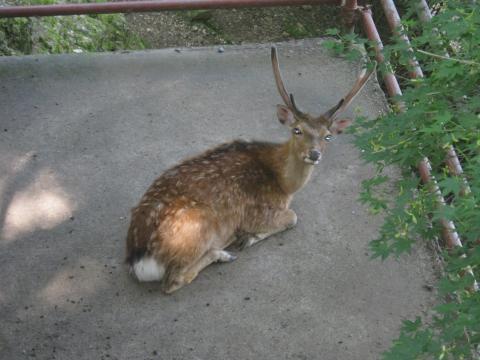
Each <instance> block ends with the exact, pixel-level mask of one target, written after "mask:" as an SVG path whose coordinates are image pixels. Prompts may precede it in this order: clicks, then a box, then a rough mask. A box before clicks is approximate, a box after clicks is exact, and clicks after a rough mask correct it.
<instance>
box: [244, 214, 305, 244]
mask: <svg viewBox="0 0 480 360" xmlns="http://www.w3.org/2000/svg"><path fill="white" fill-rule="evenodd" d="M296 224H297V214H295V212H294V211H293V210H290V209H285V210H283V211H279V212H277V213H276V214H275V216H274V217H273V218H272V219H271V221H270V222H269V223H268V224H264V226H263V227H262V230H261V232H258V233H256V234H253V235H250V236H248V238H247V239H246V240H245V243H244V247H250V246H252V245H254V244H256V243H257V242H259V241H262V240H264V239H266V238H268V237H269V236H271V235H273V234H277V233H279V232H282V231H285V230H287V229H290V228H292V227H294V226H295V225H296Z"/></svg>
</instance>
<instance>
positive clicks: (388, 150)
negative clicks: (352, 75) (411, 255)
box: [327, 0, 480, 360]
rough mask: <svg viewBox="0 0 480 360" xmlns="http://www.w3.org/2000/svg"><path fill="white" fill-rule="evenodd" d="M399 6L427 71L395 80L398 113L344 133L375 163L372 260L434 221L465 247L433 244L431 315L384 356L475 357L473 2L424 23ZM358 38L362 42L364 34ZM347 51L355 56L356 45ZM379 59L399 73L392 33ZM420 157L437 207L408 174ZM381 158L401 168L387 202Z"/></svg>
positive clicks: (477, 95) (479, 155)
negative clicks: (450, 154) (459, 170)
mask: <svg viewBox="0 0 480 360" xmlns="http://www.w3.org/2000/svg"><path fill="white" fill-rule="evenodd" d="M405 6H406V9H407V11H406V12H407V13H406V15H405V16H404V19H405V21H404V26H405V29H406V32H407V34H408V35H409V36H410V38H411V40H412V46H413V49H414V53H415V56H416V57H417V58H418V60H419V61H420V63H421V65H422V68H423V70H424V72H425V75H426V77H425V78H424V79H417V80H408V79H406V77H405V76H404V77H403V78H402V82H403V83H404V85H405V87H404V89H405V90H404V94H403V97H402V98H401V100H402V101H403V102H404V103H405V105H406V111H405V112H398V111H392V112H390V113H387V114H385V115H383V116H381V117H379V118H377V119H375V120H372V121H368V120H367V119H363V118H360V119H358V121H357V122H356V126H355V128H354V130H353V131H354V133H355V139H356V140H355V142H356V145H357V146H358V147H359V148H360V149H361V150H362V154H363V156H364V159H365V160H366V161H367V162H369V163H372V164H374V165H375V166H376V169H377V174H376V176H375V177H373V178H372V179H369V180H367V181H365V182H364V184H363V192H362V194H361V201H362V202H364V203H366V204H368V205H369V206H370V207H371V209H372V211H374V212H383V213H384V214H385V222H384V224H383V227H382V228H381V231H380V235H379V237H378V238H377V239H375V240H373V241H372V242H371V243H370V248H371V251H372V253H373V257H374V258H376V257H379V258H381V259H384V258H386V257H388V256H390V255H394V256H399V255H400V254H402V253H405V252H410V251H411V250H412V246H413V244H414V243H415V242H416V241H417V240H418V239H425V240H431V241H433V240H435V239H437V238H439V237H440V229H439V226H438V221H439V220H440V219H449V220H453V221H454V222H455V224H456V226H457V230H458V233H459V235H460V237H461V240H462V242H463V245H464V246H463V248H456V249H451V250H443V251H442V257H443V259H444V260H445V262H444V269H443V270H444V271H443V274H442V276H441V279H440V280H439V283H438V284H437V287H436V288H437V291H438V294H439V298H440V299H439V305H437V306H436V307H435V308H434V309H433V310H432V313H433V315H432V316H431V317H430V316H428V317H423V318H422V317H421V316H419V317H417V318H416V319H413V320H411V321H410V320H407V321H405V322H404V325H403V328H402V332H401V335H400V337H399V338H398V339H397V340H396V341H394V343H393V346H392V347H391V349H390V350H389V351H387V352H386V353H385V354H384V359H388V360H393V359H478V358H480V293H479V292H472V291H471V289H472V288H473V285H474V278H473V277H472V276H471V275H469V272H468V270H471V271H472V272H473V274H474V276H475V278H476V279H480V11H479V10H480V8H479V7H478V5H476V4H475V3H474V2H469V1H461V0H450V1H448V2H441V3H439V4H437V7H436V8H437V9H438V13H437V14H436V15H435V16H434V18H433V20H432V21H431V22H430V23H427V24H423V23H421V22H420V21H419V20H418V19H417V18H416V16H415V8H414V5H413V4H412V6H409V4H408V3H407V4H405ZM330 33H331V34H334V35H335V34H338V33H337V32H336V31H331V32H330ZM344 40H347V41H352V40H359V39H354V38H348V39H344ZM359 42H360V43H362V44H367V48H368V45H369V44H368V42H367V41H366V40H364V39H361V40H359ZM327 47H329V48H331V49H333V50H334V51H336V52H345V51H346V47H345V46H344V45H343V44H342V43H341V42H340V43H338V42H329V43H328V44H327ZM447 52H448V57H447V56H446V53H447ZM348 53H349V56H351V57H355V56H358V51H350V52H348ZM370 55H372V54H370ZM385 56H386V58H387V60H389V61H391V63H392V64H394V65H392V67H393V70H395V72H396V73H399V74H406V73H407V70H408V67H409V65H408V59H410V57H411V52H409V51H408V49H407V48H406V46H405V44H404V43H403V42H402V41H401V40H398V39H392V41H391V43H390V44H389V45H387V46H386V47H385ZM381 70H382V71H385V70H386V69H385V66H383V67H382V69H381ZM451 145H453V146H455V149H456V151H457V153H458V154H459V157H460V159H461V162H462V165H463V169H464V177H465V179H467V180H468V183H469V185H470V191H466V193H465V190H466V188H465V183H464V179H463V178H461V177H455V176H450V175H449V172H448V170H447V167H446V164H445V157H446V152H447V149H448V148H449V147H450V146H451ZM425 156H428V157H429V159H430V161H431V163H432V167H433V174H434V176H435V178H436V180H437V181H438V183H439V186H440V189H441V192H442V194H443V196H444V197H445V198H446V199H447V204H445V205H443V206H439V205H438V204H436V202H435V201H434V197H433V196H432V189H431V188H427V187H424V186H422V185H421V183H420V179H419V177H418V176H417V175H415V174H416V173H415V172H414V169H415V168H416V165H417V164H418V163H419V162H420V161H421V160H422V159H423V158H424V157H425ZM390 165H394V166H396V167H398V168H400V169H401V171H402V173H403V178H402V179H401V180H398V181H397V182H396V183H395V189H396V194H395V196H394V198H393V199H388V198H387V194H385V193H384V191H382V189H384V187H382V186H381V185H382V184H384V183H385V182H387V181H388V180H389V179H388V177H387V176H386V175H385V174H384V173H383V169H384V168H385V167H386V166H390ZM432 224H433V226H431V225H432ZM443 248H445V245H443Z"/></svg>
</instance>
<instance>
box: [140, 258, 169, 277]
mask: <svg viewBox="0 0 480 360" xmlns="http://www.w3.org/2000/svg"><path fill="white" fill-rule="evenodd" d="M133 273H134V274H135V276H136V277H137V279H138V281H158V280H161V279H162V277H163V275H164V274H165V267H164V266H163V265H162V264H159V263H158V261H157V260H155V259H154V258H151V257H150V258H143V259H141V260H140V261H138V262H137V263H135V264H134V265H133Z"/></svg>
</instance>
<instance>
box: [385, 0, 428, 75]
mask: <svg viewBox="0 0 480 360" xmlns="http://www.w3.org/2000/svg"><path fill="white" fill-rule="evenodd" d="M380 2H381V3H382V7H383V11H384V13H385V17H386V18H387V22H388V25H389V27H390V30H392V32H393V34H395V35H396V36H398V37H399V38H400V39H401V40H402V41H403V42H404V43H405V44H406V45H407V47H408V51H409V52H410V53H411V57H410V60H409V63H410V66H411V68H412V69H411V71H410V77H411V78H422V77H423V72H422V69H421V68H420V66H419V65H418V61H417V59H415V55H414V53H413V49H412V46H411V45H410V40H409V39H408V37H407V35H406V34H405V31H404V28H403V26H402V22H401V21H400V16H399V15H398V11H397V8H396V7H395V3H394V2H393V0H380Z"/></svg>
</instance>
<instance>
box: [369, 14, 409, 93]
mask: <svg viewBox="0 0 480 360" xmlns="http://www.w3.org/2000/svg"><path fill="white" fill-rule="evenodd" d="M361 15H362V24H363V29H364V31H365V33H366V34H367V37H368V39H369V40H370V41H372V42H373V44H374V47H375V57H376V59H377V61H378V63H379V64H383V63H385V57H384V56H383V53H382V51H383V44H382V40H381V39H380V35H379V33H378V31H377V27H376V26H375V23H374V21H373V18H372V10H371V9H370V8H364V9H363V10H362V11H361ZM387 66H388V64H387ZM383 81H384V82H385V86H386V87H387V92H388V95H389V96H390V97H395V96H397V95H402V90H401V89H400V86H399V85H398V81H397V79H396V78H395V75H394V74H393V73H392V72H390V71H389V72H387V73H384V74H383Z"/></svg>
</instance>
